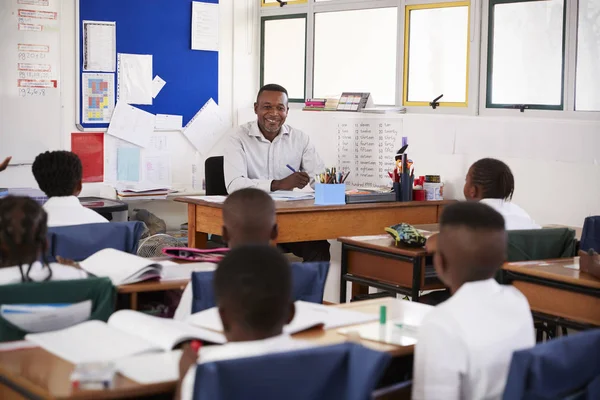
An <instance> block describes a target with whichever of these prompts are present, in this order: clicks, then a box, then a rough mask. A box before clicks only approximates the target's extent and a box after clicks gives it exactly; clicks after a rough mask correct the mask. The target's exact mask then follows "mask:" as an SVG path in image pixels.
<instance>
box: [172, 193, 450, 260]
mask: <svg viewBox="0 0 600 400" xmlns="http://www.w3.org/2000/svg"><path fill="white" fill-rule="evenodd" d="M175 201H179V202H182V203H186V204H187V205H188V242H189V243H188V244H189V247H196V248H204V247H206V241H207V238H208V234H216V235H220V234H221V227H222V225H223V204H219V203H209V202H206V201H203V200H198V199H190V198H186V197H178V198H176V199H175ZM450 203H452V201H411V202H406V203H403V202H390V203H367V204H345V205H341V206H317V205H315V204H314V200H302V201H277V202H275V207H276V213H277V225H278V226H279V236H278V238H277V241H278V242H279V243H291V242H304V241H309V240H327V239H336V238H338V237H340V236H354V235H373V234H378V233H381V231H382V230H383V228H384V227H386V226H390V225H394V224H397V223H399V222H407V223H410V224H432V223H437V222H438V221H439V216H440V213H441V211H442V208H443V206H444V205H446V204H450Z"/></svg>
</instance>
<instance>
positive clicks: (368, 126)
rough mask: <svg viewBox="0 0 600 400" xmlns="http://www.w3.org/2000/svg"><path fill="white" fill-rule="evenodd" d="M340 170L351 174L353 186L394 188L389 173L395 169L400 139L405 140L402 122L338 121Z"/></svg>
mask: <svg viewBox="0 0 600 400" xmlns="http://www.w3.org/2000/svg"><path fill="white" fill-rule="evenodd" d="M336 124H337V143H338V166H339V168H340V169H341V170H342V172H348V171H350V175H349V176H348V180H347V182H346V183H347V184H348V185H351V186H390V185H391V181H390V178H389V176H388V171H392V170H393V169H394V166H395V162H394V156H395V155H396V151H397V150H398V149H397V148H396V145H397V141H398V138H400V137H401V136H402V120H386V119H378V118H360V117H359V118H351V117H347V118H344V117H341V118H337V119H336Z"/></svg>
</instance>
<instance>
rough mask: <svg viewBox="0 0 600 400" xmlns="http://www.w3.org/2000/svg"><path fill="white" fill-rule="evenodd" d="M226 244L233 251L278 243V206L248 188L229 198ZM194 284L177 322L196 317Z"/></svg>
mask: <svg viewBox="0 0 600 400" xmlns="http://www.w3.org/2000/svg"><path fill="white" fill-rule="evenodd" d="M221 229H222V233H221V235H222V237H223V240H224V241H225V242H226V243H227V244H228V246H229V248H232V249H233V248H236V247H239V246H242V245H249V244H260V245H265V246H267V245H269V243H270V242H271V241H272V240H275V239H277V219H276V217H275V202H274V201H273V199H272V198H271V196H269V195H268V194H267V193H265V192H263V191H262V190H259V189H254V188H246V189H241V190H238V191H237V192H234V193H232V194H231V195H229V196H227V199H225V203H223V226H222V228H221ZM193 298H194V296H193V293H192V284H191V283H188V285H187V286H186V288H185V290H184V291H183V295H182V296H181V300H180V301H179V306H177V310H175V315H174V316H173V319H176V320H180V321H183V320H185V319H186V318H187V317H189V316H190V315H191V313H192V301H193Z"/></svg>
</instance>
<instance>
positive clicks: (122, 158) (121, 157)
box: [117, 147, 141, 182]
mask: <svg viewBox="0 0 600 400" xmlns="http://www.w3.org/2000/svg"><path fill="white" fill-rule="evenodd" d="M140 153H141V151H140V149H139V148H137V147H136V148H133V147H131V148H127V147H122V148H119V149H117V180H119V181H127V182H139V181H140Z"/></svg>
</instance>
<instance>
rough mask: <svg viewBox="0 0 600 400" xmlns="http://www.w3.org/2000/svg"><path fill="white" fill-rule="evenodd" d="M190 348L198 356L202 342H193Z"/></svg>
mask: <svg viewBox="0 0 600 400" xmlns="http://www.w3.org/2000/svg"><path fill="white" fill-rule="evenodd" d="M190 347H191V348H192V350H193V351H194V352H195V353H196V354H198V352H199V351H200V348H201V347H202V342H201V341H199V340H192V341H191V343H190Z"/></svg>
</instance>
